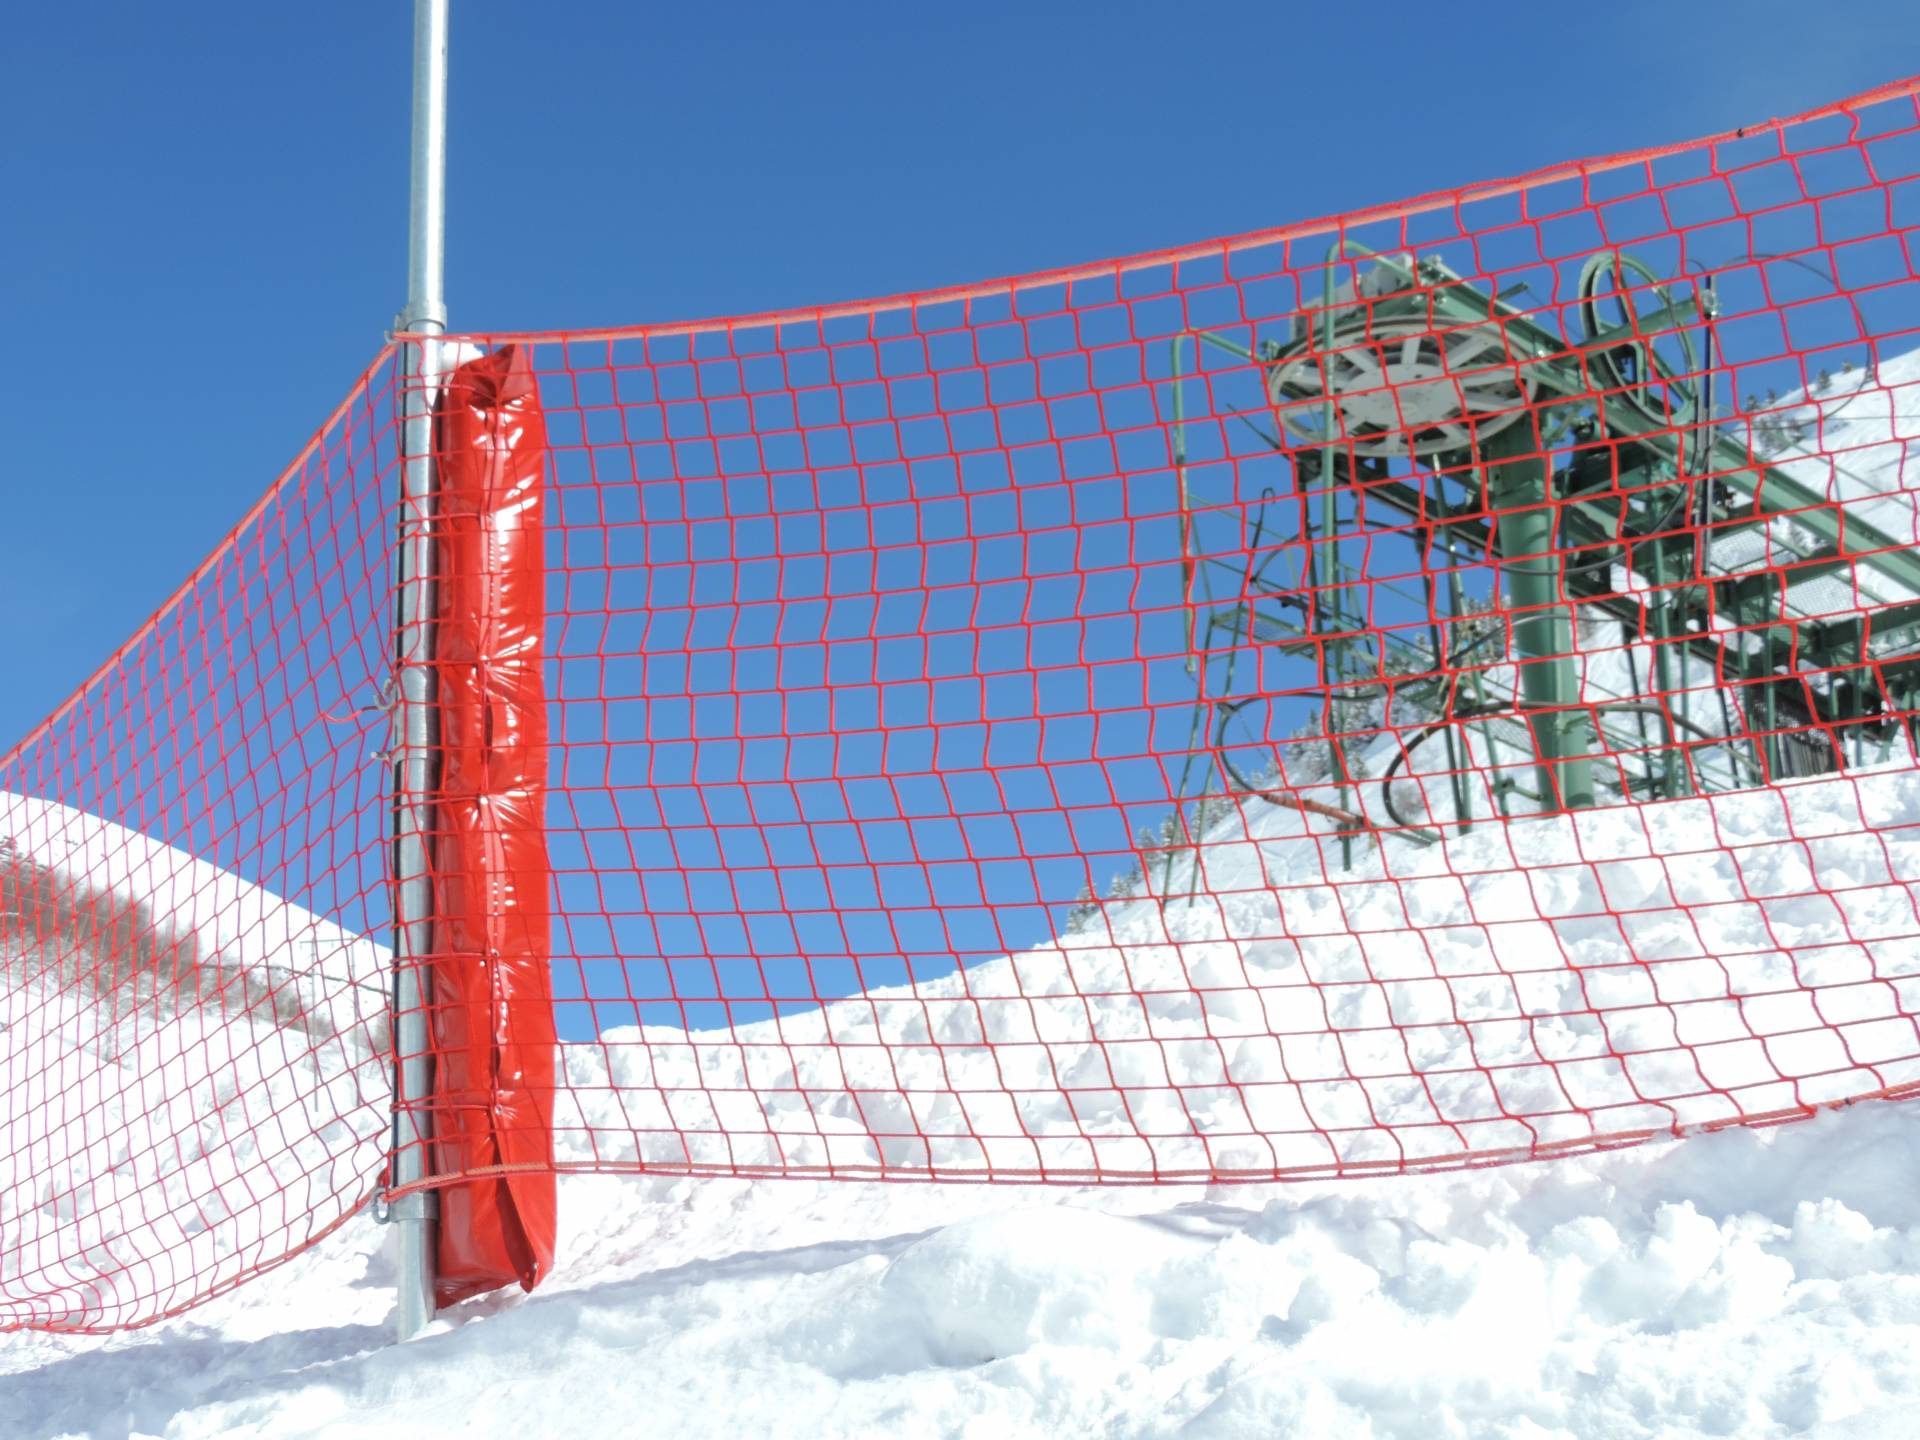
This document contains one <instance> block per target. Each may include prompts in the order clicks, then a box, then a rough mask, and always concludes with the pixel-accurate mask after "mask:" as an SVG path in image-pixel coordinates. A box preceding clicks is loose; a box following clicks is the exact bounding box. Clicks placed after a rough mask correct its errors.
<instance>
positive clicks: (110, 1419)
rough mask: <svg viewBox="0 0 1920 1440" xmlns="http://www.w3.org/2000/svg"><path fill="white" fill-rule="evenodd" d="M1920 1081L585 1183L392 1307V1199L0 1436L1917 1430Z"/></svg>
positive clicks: (41, 1347)
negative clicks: (1335, 1173)
mask: <svg viewBox="0 0 1920 1440" xmlns="http://www.w3.org/2000/svg"><path fill="white" fill-rule="evenodd" d="M1916 1173H1920V1110H1916V1109H1914V1108H1912V1107H1906V1106H1900V1105H1889V1104H1885V1103H1879V1102H1869V1103H1865V1104H1862V1105H1860V1106H1856V1107H1853V1108H1850V1109H1847V1110H1843V1111H1839V1112H1835V1113H1832V1114H1829V1115H1825V1116H1823V1117H1821V1118H1819V1119H1816V1120H1813V1121H1810V1122H1807V1123H1805V1124H1801V1125H1795V1126H1788V1127H1784V1128H1781V1129H1778V1130H1772V1131H1744V1130H1743V1131H1733V1132H1727V1133H1722V1134H1716V1135H1709V1136H1700V1137H1695V1138H1692V1139H1688V1140H1682V1141H1677V1142H1671V1143H1668V1144H1664V1145H1660V1146H1646V1147H1641V1148H1639V1149H1636V1150H1633V1151H1628V1152H1622V1153H1617V1154H1610V1155H1601V1156H1589V1157H1583V1158H1577V1159H1570V1160H1560V1161H1555V1162H1550V1163H1544V1164H1534V1165H1522V1166H1508V1167H1502V1168H1500V1169H1496V1170H1490V1171H1482V1172H1475V1173H1470V1174H1467V1175H1462V1176H1452V1177H1438V1176H1421V1177H1404V1178H1400V1179H1393V1180H1382V1181H1367V1182H1327V1183H1311V1184H1305V1185H1293V1186H1286V1187H1218V1188H1214V1189H1211V1190H1205V1191H1198V1190H1188V1191H1183V1192H1167V1191H1152V1190H1107V1191H1094V1190H1039V1189H1035V1190H1011V1189H1002V1188H998V1187H985V1186H980V1187H963V1186H935V1185H879V1184H859V1183H817V1182H801V1181H794V1182H785V1183H761V1184H756V1183H752V1182H745V1181H734V1180H621V1179H617V1178H610V1177H581V1178H568V1179H566V1180H564V1181H563V1182H562V1187H561V1206H560V1213H561V1217H562V1240H561V1250H560V1263H559V1267H558V1271H557V1273H556V1276H555V1278H554V1280H553V1281H552V1282H551V1283H550V1284H549V1285H548V1286H546V1287H545V1288H544V1289H542V1290H541V1291H540V1292H538V1293H536V1294H534V1295H532V1296H521V1295H520V1294H518V1293H517V1292H515V1293H513V1294H511V1295H502V1296H498V1297H490V1298H487V1299H483V1300H477V1301H472V1302H469V1303H468V1304H466V1305H464V1306H461V1307H458V1308H456V1309H455V1310H453V1311H451V1312H449V1313H448V1314H446V1315H445V1316H444V1317H443V1318H442V1319H441V1320H440V1321H439V1322H437V1323H436V1325H435V1326H434V1328H433V1331H432V1332H431V1333H429V1334H428V1335H427V1336H425V1337H424V1338H422V1339H420V1340H418V1341H416V1342H415V1343H413V1344H411V1345H409V1346H406V1347H403V1348H394V1347H392V1346H390V1345H389V1344H388V1340H387V1330H386V1322H387V1316H388V1313H389V1311H390V1308H391V1291H390V1290H389V1288H388V1266H387V1262H386V1260H385V1258H384V1256H383V1254H382V1252H381V1248H380V1247H381V1240H382V1235H381V1231H380V1228H379V1227H378V1226H376V1225H375V1224H374V1223H373V1222H372V1221H371V1220H370V1219H368V1218H364V1217H363V1218H359V1219H356V1220H354V1221H353V1222H351V1224H350V1225H349V1226H348V1227H347V1228H346V1229H345V1230H343V1231H342V1232H340V1233H339V1234H337V1235H336V1236H334V1237H333V1238H332V1239H330V1240H329V1241H327V1242H326V1243H324V1244H323V1245H321V1246H319V1247H318V1248H316V1249H314V1250H311V1251H309V1252H307V1253H306V1254H304V1255H302V1256H300V1257H299V1258H298V1259H296V1260H294V1261H293V1262H292V1263H290V1264H289V1265H287V1266H285V1267H284V1268H282V1269H280V1270H278V1271H276V1272H275V1273H274V1274H272V1275H270V1276H268V1277H265V1278H262V1279H259V1280H256V1281H253V1282H252V1283H250V1284H248V1285H245V1286H243V1287H241V1288H240V1289H239V1290H237V1291H236V1292H234V1293H232V1294H230V1295H227V1296H224V1297H222V1298H220V1299H218V1300H215V1301H213V1302H211V1303H210V1304H208V1305H206V1306H204V1307H202V1308H201V1309H199V1310H196V1311H194V1312H192V1313H190V1314H188V1315H186V1316H183V1317H181V1318H179V1319H176V1320H173V1321H168V1322H165V1323H163V1324H162V1325H159V1326H156V1327H153V1328H151V1329H147V1330H141V1331H135V1332H132V1333H129V1334H125V1335H120V1336H115V1337H111V1338H82V1337H64V1336H51V1335H38V1334H20V1335H13V1336H10V1337H7V1339H6V1340H5V1341H4V1342H3V1343H0V1435H4V1436H7V1437H14V1436H19V1437H27V1436H34V1437H39V1436H52V1435H89V1436H96V1437H102V1436H111V1437H114V1440H121V1437H129V1440H131V1437H134V1436H141V1435H165V1436H170V1437H190V1436H209V1437H211V1436H236V1435H273V1436H294V1435H315V1436H328V1437H349V1436H369V1437H373V1436H378V1437H383V1440H384V1437H390V1436H397V1435H408V1436H412V1435H511V1436H514V1437H517V1440H540V1437H548V1436H552V1437H564V1440H586V1437H591V1436H603V1435H604V1436H615V1435H618V1436H630V1435H646V1434H661V1433H664V1434H671V1435H677V1436H683V1437H697V1436H736V1435H745V1434H761V1435H773V1436H800V1437H815V1436H817V1437H829V1436H849V1437H852V1436H862V1437H868V1436H909V1435H911V1436H964V1437H983V1440H984V1437H1002V1436H1036V1437H1038V1436H1046V1437H1058V1436H1080V1435H1107V1436H1175V1435H1181V1436H1195V1437H1199V1436H1217V1437H1235V1440H1239V1437H1245V1440H1269V1437H1298V1440H1346V1437H1354V1440H1358V1437H1369V1440H1436V1437H1473V1440H1482V1437H1513V1440H1547V1437H1581V1440H1629V1437H1632V1440H1653V1437H1661V1440H1682V1437H1692V1436H1740V1437H1770V1436H1789V1435H1792V1436H1809V1437H1824V1440H1841V1437H1848V1440H1862V1437H1885V1440H1904V1437H1908V1436H1911V1435H1913V1434H1915V1433H1920V1187H1916V1186H1915V1185H1914V1183H1913V1177H1914V1175H1915V1174H1916Z"/></svg>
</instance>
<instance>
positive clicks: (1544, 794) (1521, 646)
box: [1483, 418, 1594, 810]
mask: <svg viewBox="0 0 1920 1440" xmlns="http://www.w3.org/2000/svg"><path fill="white" fill-rule="evenodd" d="M1483 460H1484V463H1485V467H1486V476H1487V481H1486V495H1487V504H1488V506H1489V507H1490V508H1491V509H1492V510H1493V511H1494V512H1495V517H1496V521H1497V524H1498V527H1499V541H1500V558H1501V565H1502V568H1503V569H1504V570H1505V571H1506V579H1507V596H1508V608H1509V610H1510V612H1511V614H1512V616H1513V620H1512V627H1513V629H1512V636H1513V648H1514V658H1515V659H1516V660H1517V661H1518V662H1519V665H1518V668H1519V671H1520V676H1519V685H1518V687H1517V689H1518V692H1519V693H1518V694H1517V695H1516V696H1515V698H1516V699H1517V700H1519V701H1520V704H1521V709H1522V711H1523V713H1524V714H1525V716H1526V721H1527V727H1528V729H1529V730H1530V731H1532V733H1533V754H1534V761H1535V768H1536V773H1537V774H1538V776H1539V783H1540V807H1541V809H1542V810H1584V809H1586V808H1587V807H1589V806H1591V805H1592V804H1593V800H1594V793H1593V762H1592V760H1591V759H1590V758H1589V755H1590V753H1591V748H1592V747H1591V739H1590V736H1589V735H1588V727H1587V717H1586V715H1585V714H1584V713H1583V712H1582V711H1581V710H1580V709H1579V708H1578V706H1579V703H1580V672H1579V668H1578V666H1579V662H1578V660H1577V658H1576V656H1575V652H1574V646H1573V629H1574V615H1573V607H1572V606H1571V605H1570V604H1568V603H1567V596H1566V593H1565V589H1564V586H1563V584H1562V567H1561V561H1560V554H1559V552H1558V550H1557V549H1556V548H1555V541H1554V532H1555V530H1556V528H1557V527H1556V524H1555V519H1556V513H1555V508H1554V503H1553V478H1552V471H1551V468H1550V466H1549V465H1548V461H1547V456H1546V455H1545V454H1544V453H1543V452H1542V450H1541V440H1540V439H1539V438H1537V437H1536V435H1535V432H1534V426H1533V421H1532V420H1531V418H1529V419H1528V420H1525V421H1522V422H1521V423H1519V424H1516V425H1509V426H1508V427H1507V428H1506V429H1505V430H1502V431H1501V432H1500V433H1499V434H1497V435H1495V436H1493V437H1492V439H1490V440H1489V441H1488V442H1487V446H1486V451H1485V454H1484V456H1483Z"/></svg>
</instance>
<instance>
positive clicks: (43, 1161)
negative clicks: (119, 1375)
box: [0, 351, 399, 1330]
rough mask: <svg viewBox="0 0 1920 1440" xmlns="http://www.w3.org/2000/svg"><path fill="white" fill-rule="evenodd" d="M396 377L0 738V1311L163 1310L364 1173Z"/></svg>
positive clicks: (366, 1189)
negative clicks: (29, 726)
mask: <svg viewBox="0 0 1920 1440" xmlns="http://www.w3.org/2000/svg"><path fill="white" fill-rule="evenodd" d="M398 383H399V382H398V374H397V370H396V367H395V361H394V357H393V354H392V352H390V351H389V352H385V353H383V354H382V355H381V357H380V358H379V359H378V360H377V361H376V362H375V364H374V365H373V366H372V367H371V368H370V369H369V370H368V372H367V373H366V374H365V375H364V376H362V377H361V379H360V380H359V381H358V382H357V383H356V384H355V385H354V387H353V389H352V391H351V393H350V394H349V396H348V398H347V399H346V401H345V402H344V403H342V405H341V406H340V408H339V409H338V410H337V411H336V412H335V413H334V415H333V416H332V417H331V419H330V420H329V421H328V423H327V424H326V425H325V426H324V427H323V428H322V430H321V432H320V434H319V435H317V436H316V437H315V438H314V439H313V441H312V442H311V443H310V444H309V445H308V446H307V448H306V450H305V451H304V452H303V453H302V455H301V456H300V457H299V458H298V459H297V460H296V461H295V462H294V463H293V465H292V466H290V467H289V468H288V470H287V472H286V473H285V474H284V475H283V476H282V477H281V478H280V480H279V481H278V483H277V484H276V485H275V486H274V488H273V489H272V490H271V491H270V492H269V494H268V495H267V497H266V498H265V499H264V500H263V501H261V503H260V504H259V505H258V506H257V507H256V508H255V509H254V510H253V512H252V513H251V514H249V515H248V516H247V517H246V518H245V519H244V520H243V521H241V523H240V524H239V525H238V526H237V527H236V528H235V529H234V531H233V533H232V534H231V535H230V536H228V537H227V539H226V540H225V541H224V542H222V544H221V545H220V547H219V548H218V549H217V550H216V551H215V552H214V554H213V555H212V556H211V557H209V558H208V560H207V561H206V562H205V563H204V564H202V565H201V566H200V567H199V568H198V569H197V570H196V571H195V572H194V573H193V575H192V576H191V577H190V578H189V579H188V580H187V582H186V583H185V584H184V585H183V586H182V587H181V588H180V590H179V591H178V592H177V593H176V594H175V595H174V597H173V598H172V599H171V600H169V601H168V602H167V604H166V605H164V606H163V607H162V608H161V610H160V611H159V613H158V614H157V615H155V616H154V618H153V619H152V620H151V621H150V622H149V623H148V624H147V625H146V626H144V627H143V628H142V629H141V630H140V631H139V632H138V633H137V634H136V635H134V636H133V637H132V638H130V639H129V640H128V641H127V643H126V644H125V645H124V646H122V647H121V649H120V650H119V651H118V652H117V653H116V654H115V655H114V656H113V657H111V658H110V659H109V660H108V661H107V663H106V664H105V665H103V666H102V667H101V668H100V669H99V671H98V672H97V673H96V674H95V675H94V677H93V678H92V679H91V680H89V681H88V682H87V684H86V685H85V686H83V687H82V689H81V690H80V691H79V692H78V693H77V694H76V695H75V696H74V697H73V698H72V699H71V700H69V701H68V702H67V703H66V704H65V705H64V706H63V707H62V708H61V709H60V710H59V711H57V712H56V713H55V714H54V715H53V716H52V718H50V719H49V720H48V721H47V722H46V723H45V724H44V725H43V726H42V727H41V728H40V729H39V730H38V731H37V732H35V733H34V734H33V735H31V736H29V737H27V739H25V740H24V741H23V742H22V743H21V744H20V745H18V746H17V747H15V748H14V750H13V751H12V752H11V753H10V754H9V755H8V756H7V757H6V758H5V760H4V761H0V1329H7V1328H13V1327H17V1326H22V1325H26V1326H37V1327H44V1328H49V1329H92V1330H106V1329H115V1328H119V1327H122V1326H126V1325H132V1324H140V1323H143V1322H146V1321H149V1320H153V1319H157V1318H159V1317H160V1316H161V1315H164V1314H168V1313H171V1312H173V1311H176V1310H179V1309H183V1308H185V1307H186V1306H187V1305H190V1304H193V1303H195V1302H196V1301H199V1300H202V1299H205V1298H207V1297H208V1296H209V1295H213V1294H217V1293H219V1292H220V1291H222V1290H225V1289H228V1288H230V1287H231V1286H233V1285H234V1284H237V1283H238V1282H239V1281H241V1280H242V1279H245V1278H246V1277H247V1276H249V1275H251V1274H253V1273H255V1272H256V1271H258V1270H260V1269H263V1268H265V1267H267V1266H269V1265H272V1264H274V1263H276V1262H278V1261H280V1260H282V1259H284V1258H285V1257H286V1256H288V1255H289V1254H291V1253H293V1252H294V1251H296V1250H298V1249H300V1248H301V1247H303V1246H305V1245H307V1244H310V1243H311V1242H312V1241H314V1240H315V1239H317V1238H319V1237H320V1236H321V1235H323V1234H325V1233H326V1232H327V1231H329V1230H330V1229H332V1228H333V1227H334V1226H336V1225H338V1224H339V1223H340V1222H341V1221H342V1220H343V1219H345V1218H346V1217H347V1216H349V1215H350V1214H352V1213H353V1211H354V1210H355V1209H356V1208H357V1207H358V1206H359V1205H361V1203H362V1202H363V1201H365V1200H366V1198H367V1197H368V1195H369V1193H370V1192H371V1191H372V1189H373V1188H374V1186H375V1185H376V1183H377V1181H378V1177H379V1173H380V1167H381V1165H382V1163H383V1160H384V1157H385V1153H386V1150H387V1132H388V1123H389V1120H388V1110H389V1101H388V1093H389V1092H388V1082H387V1073H386V1066H387V1058H386V1057H387V1050H388V1041H387V1008H388V997H387V990H388V985H387V977H386V973H385V972H386V953H387V952H386V946H385V943H384V936H385V931H386V928H387V924H388V921H387V916H388V913H389V910H388V900H387V881H386V859H385V838H384V837H385V834H386V829H387V819H386V806H387V801H386V799H385V798H384V792H385V791H386V789H387V781H386V779H385V775H384V762H383V761H382V759H381V755H380V752H381V750H382V747H383V746H385V745H386V743H387V728H388V727H387V719H386V704H387V702H386V686H387V679H388V675H389V672H390V665H389V661H388V653H387V652H388V647H389V646H390V644H391V639H390V636H391V633H392V618H391V611H392V604H391V597H392V582H391V580H390V579H389V578H388V576H389V570H390V557H391V552H392V544H391V539H390V535H391V532H392V530H393V521H394V516H393V508H392V507H393V501H392V492H393V489H394V484H393V467H394V465H395V461H396V458H397V457H396V432H395V428H394V404H395V399H394V397H395V389H396V386H397V384H398ZM373 937H380V938H379V939H375V938H373Z"/></svg>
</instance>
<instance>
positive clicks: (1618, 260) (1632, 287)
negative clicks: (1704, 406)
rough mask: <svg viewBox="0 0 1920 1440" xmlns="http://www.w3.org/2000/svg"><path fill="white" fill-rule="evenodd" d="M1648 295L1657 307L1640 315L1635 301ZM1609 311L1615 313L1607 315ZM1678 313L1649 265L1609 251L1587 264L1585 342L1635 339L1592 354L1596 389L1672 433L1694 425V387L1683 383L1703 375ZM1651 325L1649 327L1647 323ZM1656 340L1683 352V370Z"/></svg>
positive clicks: (1582, 305)
mask: <svg viewBox="0 0 1920 1440" xmlns="http://www.w3.org/2000/svg"><path fill="white" fill-rule="evenodd" d="M1636 293H1645V294H1646V295H1648V296H1650V297H1651V298H1652V300H1653V301H1654V308H1653V309H1652V310H1649V311H1642V310H1641V309H1640V308H1639V307H1638V306H1637V305H1636V304H1635V301H1634V298H1633V297H1634V295H1635V294H1636ZM1609 312H1611V313H1609ZM1676 313H1677V312H1676V311H1675V309H1674V305H1673V301H1672V299H1671V298H1670V295H1669V292H1668V287H1667V286H1664V285H1662V284H1661V283H1660V281H1659V277H1658V276H1657V275H1655V274H1654V272H1653V271H1652V270H1651V269H1649V268H1648V267H1647V265H1646V264H1645V263H1644V262H1642V261H1639V260H1636V259H1635V258H1634V257H1633V256H1631V255H1628V254H1625V253H1623V252H1621V251H1618V250H1608V251H1603V252H1602V253H1600V254H1598V255H1595V256H1594V257H1593V258H1592V259H1590V260H1589V261H1587V263H1586V265H1585V266H1584V267H1583V268H1582V269H1581V271H1580V325H1581V328H1582V330H1583V331H1584V332H1585V334H1584V336H1583V341H1584V343H1585V344H1586V345H1589V346H1591V345H1592V344H1593V342H1594V340H1596V339H1597V338H1598V337H1599V336H1602V335H1605V334H1608V333H1609V332H1617V331H1628V332H1631V334H1632V338H1631V339H1623V340H1621V341H1619V342H1618V343H1616V344H1612V345H1607V346H1603V347H1598V348H1593V349H1590V350H1588V352H1587V353H1588V355H1589V357H1590V363H1591V365H1592V367H1593V379H1594V382H1595V384H1596V385H1597V386H1600V387H1603V388H1604V389H1605V390H1607V391H1608V392H1610V395H1609V397H1608V398H1617V399H1619V400H1621V401H1622V402H1624V403H1625V404H1626V405H1627V406H1628V407H1629V408H1630V409H1632V410H1633V411H1634V413H1635V414H1637V415H1638V416H1639V417H1640V418H1641V419H1643V420H1645V421H1647V422H1649V423H1650V424H1653V425H1657V426H1660V427H1661V428H1663V429H1664V428H1668V427H1674V426H1681V425H1689V424H1692V423H1693V418H1694V408H1695V401H1694V387H1693V383H1692V381H1691V380H1689V379H1687V378H1684V377H1687V376H1692V375H1696V374H1698V373H1699V369H1700V362H1699V357H1698V355H1697V354H1696V352H1695V350H1694V345H1693V336H1692V335H1691V334H1690V333H1689V332H1688V331H1687V330H1685V329H1683V328H1682V327H1681V326H1680V325H1678V324H1677V323H1672V320H1671V317H1673V316H1674V315H1675V314H1676ZM1649 320H1651V321H1653V322H1654V323H1653V325H1652V326H1651V327H1650V328H1646V322H1647V321H1649ZM1655 338H1660V339H1668V338H1670V339H1671V340H1672V342H1673V343H1674V344H1675V345H1676V346H1678V347H1679V350H1680V353H1681V368H1680V369H1679V370H1678V371H1675V370H1674V368H1673V367H1672V366H1671V365H1669V364H1668V363H1667V362H1666V361H1665V360H1664V359H1662V358H1661V356H1660V354H1659V352H1658V351H1657V350H1656V349H1655V346H1654V340H1655Z"/></svg>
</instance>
